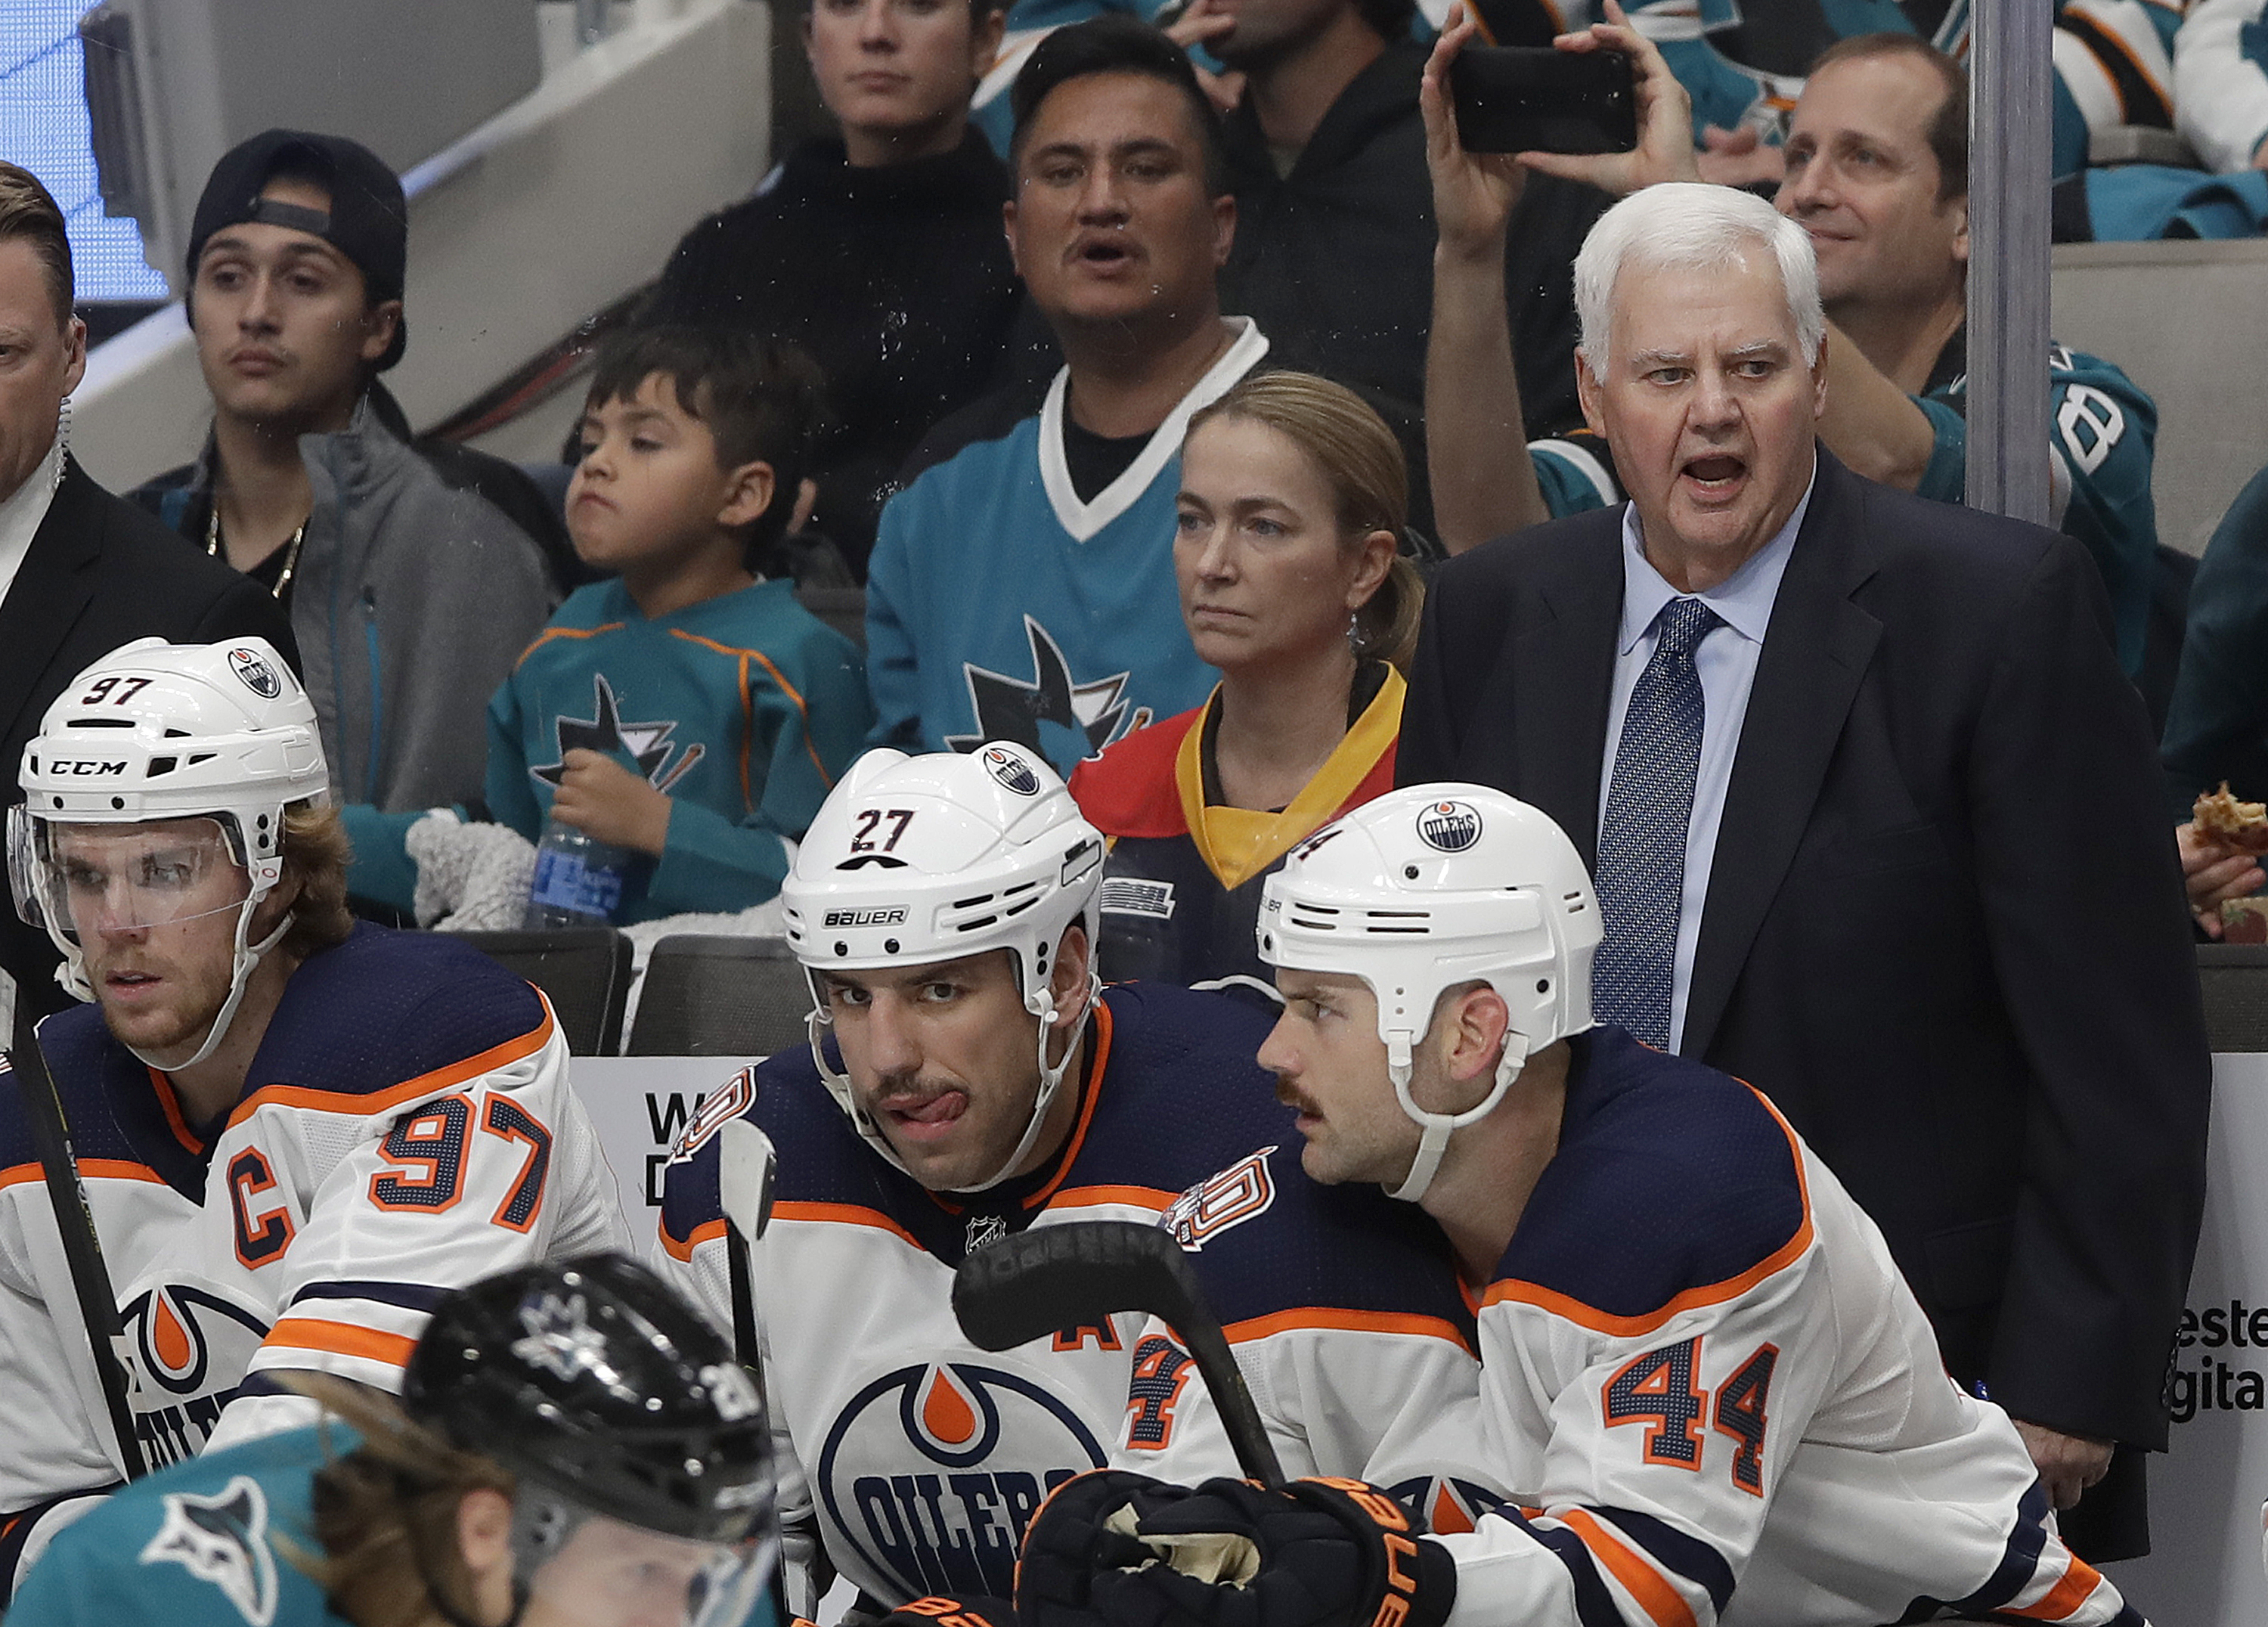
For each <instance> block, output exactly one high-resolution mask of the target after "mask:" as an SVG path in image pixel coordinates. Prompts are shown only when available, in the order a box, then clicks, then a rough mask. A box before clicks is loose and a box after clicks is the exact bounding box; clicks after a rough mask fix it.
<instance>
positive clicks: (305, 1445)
mask: <svg viewBox="0 0 2268 1627" xmlns="http://www.w3.org/2000/svg"><path fill="white" fill-rule="evenodd" d="M315 1388H316V1389H317V1390H318V1393H320V1395H322V1396H323V1398H324V1400H325V1402H327V1404H328V1406H329V1407H330V1409H331V1410H333V1411H335V1412H336V1413H337V1414H339V1415H340V1417H343V1418H344V1419H346V1420H347V1422H348V1423H349V1424H350V1425H352V1430H351V1431H350V1430H348V1429H342V1428H341V1427H339V1426H338V1425H336V1424H326V1425H321V1426H317V1427H310V1428H304V1429H298V1430H294V1431H291V1432H287V1433H284V1434H281V1435H274V1436H270V1437H269V1438H267V1439H262V1440H258V1441H254V1442H252V1443H250V1444H248V1445H246V1446H240V1447H234V1448H232V1449H230V1450H227V1451H223V1452H214V1453H209V1454H206V1455H205V1456H203V1457H202V1458H199V1459H197V1460H195V1461H194V1462H189V1463H184V1464H180V1465H177V1466H176V1467H175V1468H173V1469H170V1470H168V1471H167V1472H166V1473H165V1474H162V1475H158V1476H153V1477H151V1478H150V1479H148V1480H144V1481H139V1482H137V1483H136V1484H135V1485H134V1486H133V1487H132V1488H131V1489H129V1490H128V1491H123V1492H122V1493H120V1494H119V1495H118V1496H117V1497H115V1498H111V1499H110V1500H109V1502H108V1503H107V1504H106V1505H105V1506H103V1507H101V1508H99V1509H98V1510H96V1511H95V1512H94V1513H92V1514H90V1515H88V1516H87V1517H86V1518H85V1520H81V1521H79V1522H78V1523H77V1525H75V1526H73V1527H72V1528H70V1530H69V1531H67V1532H65V1533H64V1534H63V1535H62V1536H61V1537H59V1538H58V1539H57V1540H56V1541H55V1542H54V1543H53V1544H52V1545H51V1546H50V1547H49V1548H48V1554H47V1557H45V1558H44V1559H43V1560H42V1561H41V1562H40V1564H39V1566H38V1568H37V1569H35V1570H34V1571H33V1572H32V1574H31V1575H30V1576H29V1577H27V1578H26V1580H25V1585H24V1587H23V1589H22V1590H21V1592H20V1593H18V1595H17V1598H16V1602H15V1605H14V1608H13V1609H11V1611H10V1613H9V1620H10V1621H11V1623H14V1624H15V1627H113V1624H114V1623H125V1622H147V1621H164V1622H167V1623H173V1627H237V1623H239V1622H246V1623H258V1624H259V1627H409V1624H411V1623H415V1624H416V1627H439V1624H440V1623H453V1624H454V1627H505V1624H507V1623H510V1624H512V1627H740V1624H741V1623H744V1622H746V1623H752V1624H754V1623H769V1622H770V1620H771V1612H770V1609H769V1608H768V1607H767V1606H766V1605H764V1604H763V1603H762V1601H761V1600H760V1597H759V1595H760V1593H761V1590H762V1587H763V1584H764V1580H765V1578H766V1577H767V1576H768V1575H769V1574H770V1570H771V1564H772V1558H773V1555H774V1552H775V1548H776V1544H775V1542H774V1536H775V1534H776V1529H777V1528H776V1527H775V1525H774V1523H773V1519H772V1496H773V1494H772V1477H771V1466H770V1461H769V1457H768V1446H769V1442H768V1440H767V1432H766V1430H765V1427H764V1418H763V1411H762V1402H760V1401H759V1400H758V1399H757V1396H756V1393H755V1388H754V1387H752V1386H751V1385H750V1384H749V1382H748V1376H747V1373H745V1372H743V1371H742V1370H741V1368H740V1365H739V1364H738V1363H737V1362H735V1361H734V1360H733V1354H732V1352H731V1351H729V1350H727V1349H726V1348H725V1344H724V1341H723V1340H721V1339H719V1338H718V1336H717V1335H716V1334H715V1332H713V1331H712V1330H711V1329H709V1328H708V1327H707V1326H705V1325H704V1324H703V1322H702V1321H701V1319H700V1318H699V1316H697V1315H696V1314H695V1313H694V1312H693V1310H692V1308H691V1307H689V1306H688V1305H686V1304H685V1303H684V1302H683V1301H682V1300H681V1299H679V1298H678V1297H677V1296H676V1295H675V1294H674V1293H672V1292H670V1291H669V1289H668V1288H667V1287H666V1285H663V1284H662V1283H660V1282H659V1281H658V1280H657V1279H656V1278H655V1277H654V1276H653V1274H652V1272H651V1271H649V1270H646V1269H645V1268H644V1267H643V1266H640V1265H637V1264H636V1263H633V1262H631V1261H630V1260H626V1259H623V1258H622V1257H621V1256H620V1255H593V1256H590V1257H588V1258H585V1259H578V1260H571V1261H568V1262H565V1263H563V1264H558V1265H536V1266H523V1267H520V1268H519V1269H518V1270H511V1271H506V1272H504V1273H502V1274H500V1275H498V1276H496V1277H488V1278H485V1279H483V1280H482V1281H480V1282H477V1283H475V1284H474V1285H472V1286H471V1287H469V1288H465V1289H461V1290H460V1291H458V1292H455V1293H452V1294H449V1295H447V1296H446V1298H444V1299H442V1300H441V1302H440V1303H439V1304H438V1306H437V1307H435V1310H434V1314H433V1319H432V1321H431V1322H429V1323H428V1324H427V1326H426V1329H425V1333H424V1336H423V1337H422V1338H421V1339H419V1340H418V1342H417V1348H416V1352H415V1353H414V1354H413V1355H412V1356H411V1358H410V1361H409V1373H408V1376H407V1379H406V1380H405V1382H404V1384H403V1387H402V1394H401V1404H400V1405H399V1406H396V1405H395V1404H394V1403H393V1402H390V1401H387V1400H386V1399H384V1398H382V1397H379V1396H374V1395H370V1394H369V1393H368V1392H367V1391H364V1390H360V1389H358V1388H355V1387H353V1386H350V1385H347V1384H342V1383H341V1382H339V1381H337V1380H330V1381H329V1382H328V1383H324V1382H321V1381H318V1382H317V1383H316V1385H315Z"/></svg>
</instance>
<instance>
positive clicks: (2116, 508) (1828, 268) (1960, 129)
mask: <svg viewBox="0 0 2268 1627" xmlns="http://www.w3.org/2000/svg"><path fill="white" fill-rule="evenodd" d="M1616 36H1617V31H1614V30H1610V29H1608V30H1602V29H1600V28H1595V27H1594V29H1593V30H1592V31H1591V32H1590V33H1589V34H1587V35H1582V36H1571V37H1568V44H1569V45H1570V46H1571V47H1573V48H1585V49H1589V48H1595V47H1596V46H1597V45H1599V44H1602V43H1606V42H1608V41H1609V40H1612V39H1615V38H1616ZM1462 37H1463V36H1462V35H1460V36H1459V37H1458V39H1457V40H1454V41H1453V40H1447V39H1445V40H1444V41H1443V44H1442V50H1443V51H1444V52H1445V53H1453V52H1454V49H1455V48H1456V46H1457V45H1458V44H1461V43H1462ZM1619 41H1620V45H1621V48H1626V49H1629V50H1631V52H1632V54H1633V56H1634V57H1635V58H1636V61H1637V66H1638V70H1639V73H1640V76H1641V77H1642V79H1643V80H1644V83H1645V85H1646V93H1645V94H1644V95H1643V96H1642V98H1641V105H1642V107H1643V109H1644V114H1645V117H1646V130H1645V131H1644V133H1643V136H1642V139H1641V142H1640V145H1639V149H1638V151H1637V152H1635V153H1616V154H1609V155H1606V156H1604V157H1594V158H1566V157H1556V156H1553V155H1550V154H1541V153H1527V154H1522V155H1521V164H1522V165H1523V166H1526V167H1528V168H1533V169H1536V170H1541V171H1547V172H1550V173H1564V174H1580V175H1583V176H1586V177H1587V178H1589V179H1591V180H1594V182H1595V183H1596V184H1598V185H1599V186H1601V187H1602V188H1604V189H1606V190H1609V191H1612V192H1616V193H1618V194H1619V193H1628V192H1631V191H1635V190H1637V189H1638V188H1640V187H1643V186H1646V185H1648V184H1651V183H1653V182H1655V181H1660V180H1679V179H1689V180H1690V179H1693V178H1695V176H1696V171H1695V169H1694V166H1693V156H1692V149H1691V147H1690V144H1687V143H1686V142H1685V141H1684V140H1683V129H1684V125H1685V122H1686V119H1685V115H1684V112H1683V90H1682V89H1681V88H1680V87H1678V86H1677V85H1676V84H1675V80H1674V79H1672V78H1671V77H1669V76H1668V73H1667V72H1666V71H1665V70H1664V69H1663V65H1662V61H1661V54H1660V53H1659V52H1658V51H1655V50H1654V49H1653V47H1652V46H1651V45H1650V44H1649V43H1648V42H1647V41H1646V40H1644V38H1643V37H1642V36H1640V35H1638V34H1637V33H1631V32H1628V31H1621V32H1620V33H1619ZM1444 60H1446V58H1445V59H1444ZM1444 107H1446V99H1445V101H1444ZM1968 131H1969V83H1968V77H1967V76H1966V75H1965V74H1964V73H1963V72H1962V69H1961V66H1960V64H1959V63H1955V62H1954V61H1953V60H1952V59H1951V58H1949V57H1948V56H1946V55H1943V54H1942V53H1940V52H1938V51H1935V50H1933V49H1932V48H1930V47H1929V46H1927V45H1926V44H1924V43H1923V42H1922V41H1920V40H1918V39H1916V38H1914V37H1913V36H1912V35H1911V34H1898V33H1881V34H1867V35H1863V36H1860V37H1859V38H1855V39H1851V40H1843V41H1841V42H1839V43H1837V44H1836V45H1834V46H1832V47H1830V48H1829V49H1828V51H1827V52H1826V54H1825V55H1823V56H1822V57H1821V58H1820V60H1819V62H1818V63H1816V64H1815V66H1814V68H1813V70H1812V73H1811V77H1809V79H1808V80H1807V81H1806V83H1805V85H1804V91H1803V96H1802V99H1800V101H1798V102H1797V103H1796V107H1795V113H1794V116H1793V123H1792V124H1791V126H1790V129H1789V136H1788V143H1787V164H1788V171H1787V178H1786V180H1785V181H1783V182H1782V183H1781V185H1780V188H1779V191H1778V200H1777V201H1778V206H1779V209H1780V211H1781V212H1782V213H1783V214H1786V215H1788V216H1791V217H1793V218H1794V219H1795V220H1796V221H1797V223H1798V224H1800V225H1802V226H1803V228H1804V229H1805V231H1806V232H1808V233H1809V234H1810V237H1811V239H1812V242H1813V244H1814V245H1815V248H1816V251H1817V254H1818V261H1819V286H1820V293H1821V296H1822V298H1823V299H1824V301H1825V304H1826V310H1827V315H1828V318H1829V320H1830V328H1829V333H1828V342H1827V350H1826V355H1827V370H1828V390H1827V406H1826V411H1825V413H1824V415H1823V417H1822V418H1821V420H1820V426H1819V436H1820V439H1821V440H1822V441H1823V442H1824V443H1825V444H1826V445H1827V446H1828V447H1829V449H1830V450H1831V451H1832V452H1833V453H1835V455H1836V456H1837V457H1838V458H1840V459H1841V460H1843V461H1844V462H1845V464H1847V465H1848V466H1849V467H1851V468H1852V470H1853V471H1854V472H1856V473H1858V474H1861V475H1866V476H1867V477H1868V478H1869V479H1873V480H1878V481H1881V482H1883V483H1884V484H1886V485H1891V486H1896V487H1898V488H1900V489H1901V490H1907V491H1916V492H1918V493H1919V494H1920V495H1921V496H1923V497H1934V498H1937V499H1939V500H1940V501H1943V502H1948V503H1957V502H1959V501H1960V500H1961V497H1962V487H1963V483H1964V479H1965V476H1966V475H1967V471H1968V431H1967V425H1966V423H1965V421H1964V420H1963V417H1962V412H1963V410H1964V409H1965V407H1966V404H1967V394H1966V392H1967V385H1968V378H1967V363H1966V354H1967V345H1966V339H1967V327H1966V323H1967V276H1968V261H1969V142H1968ZM1443 151H1444V153H1445V154H1446V153H1447V152H1448V151H1451V149H1450V148H1449V146H1448V145H1447V136H1445V137H1444V143H1443ZM1458 156H1459V157H1460V158H1462V156H1463V155H1462V154H1460V155H1458ZM1467 161H1468V162H1469V160H1467ZM1439 169H1440V166H1437V172H1438V171H1439ZM1459 173H1460V172H1457V171H1456V170H1455V169H1454V166H1451V168H1450V172H1449V174H1450V180H1449V181H1448V182H1447V183H1445V182H1444V181H1442V180H1437V183H1436V184H1437V187H1438V186H1440V185H1442V184H1454V180H1455V177H1456V176H1457V175H1458V174H1459ZM1475 275H1476V274H1475V273H1473V272H1472V271H1471V270H1470V269H1469V267H1466V266H1464V265H1462V263H1461V262H1459V261H1456V260H1454V259H1453V258H1445V259H1444V261H1442V264H1441V269H1440V276H1443V277H1445V278H1456V277H1460V276H1462V277H1463V278H1465V279H1466V280H1467V281H1472V280H1474V278H1475ZM1447 297H1448V296H1445V295H1442V294H1437V295H1436V298H1437V299H1439V298H1447ZM1462 298H1464V299H1465V302H1466V303H1467V304H1469V303H1470V297H1469V296H1463V297H1462ZM1436 353H1437V354H1442V353H1443V352H1442V350H1437V352H1436ZM1462 361H1463V365H1462V367H1461V368H1459V369H1458V370H1457V372H1455V374H1454V387H1452V388H1446V389H1444V390H1443V391H1442V392H1440V394H1437V395H1435V396H1433V397H1431V398H1429V400H1428V402H1427V407H1428V411H1429V414H1430V416H1432V417H1433V418H1434V419H1435V420H1436V422H1437V423H1438V422H1440V421H1442V420H1444V419H1448V420H1450V421H1453V422H1456V423H1461V424H1462V425H1465V426H1467V427H1468V429H1469V432H1470V434H1471V435H1473V436H1478V435H1481V434H1483V433H1485V432H1488V431H1490V430H1491V427H1492V426H1500V425H1501V423H1502V419H1503V415H1502V412H1501V410H1500V409H1499V410H1497V411H1495V412H1494V413H1493V414H1492V415H1491V414H1481V413H1476V414H1475V416H1473V417H1471V418H1469V419H1467V418H1462V417H1460V416H1459V414H1460V413H1461V412H1462V409H1463V405H1464V403H1466V402H1471V401H1480V400H1483V399H1485V398H1484V397H1483V396H1481V395H1477V394H1474V392H1475V391H1476V390H1489V388H1490V387H1489V386H1488V384H1487V382H1486V379H1485V375H1484V371H1483V370H1484V367H1490V366H1492V367H1494V368H1495V369H1496V370H1497V372H1499V375H1500V373H1501V371H1502V368H1503V365H1504V364H1503V362H1502V359H1501V357H1482V356H1478V355H1468V356H1465V357H1462ZM2048 375H2049V385H2050V387H2051V391H2052V397H2051V401H2052V418H2051V432H2050V441H2049V445H2048V448H2047V454H2048V458H2049V460H2050V475H2051V489H2052V491H2053V495H2054V500H2055V519H2056V521H2057V524H2058V526H2060V527H2061V529H2063V530H2064V531H2065V532H2066V533H2067V534H2070V535H2072V536H2073V537H2075V538H2076V539H2078V540H2079V541H2081V542H2083V543H2085V544H2086V545H2087V549H2088V553H2089V554H2090V555H2092V556H2094V559H2095V564H2096V566H2097V568H2098V569H2099V570H2100V571H2101V572H2102V578H2103V582H2104V584H2105V585H2106V586H2107V587H2108V588H2109V590H2110V601H2111V612H2112V616H2113V622H2114V626H2115V628H2116V629H2117V649H2118V657H2119V664H2120V666H2121V667H2122V668H2123V669H2124V671H2125V672H2126V674H2127V675H2128V676H2129V677H2136V676H2139V674H2140V673H2141V671H2142V666H2143V658H2144V655H2145V653H2146V650H2147V637H2146V635H2147V624H2148V618H2149V608H2150V593H2151V588H2152V585H2153V583H2154V572H2155V571H2156V569H2157V559H2156V554H2157V541H2158V538H2157V514H2156V510H2155V507H2154V504H2153V503H2152V501H2151V497H2150V464H2151V445H2152V442H2153V440H2154V437H2155V435H2156V431H2157V409H2156V407H2155V406H2154V404H2153V403H2152V401H2151V400H2150V398H2149V397H2148V396H2147V394H2144V393H2143V392H2142V390H2141V388H2140V387H2139V386H2137V385H2136V384H2135V383H2134V382H2133V380H2132V379H2129V378H2128V377H2127V376H2126V375H2125V374H2124V372H2120V371H2119V370H2118V368H2117V367H2116V366H2115V365H2113V364H2110V363H2109V362H2105V361H2102V360H2101V359H2099V358H2097V357H2092V356H2086V355H2082V354H2080V353H2079V352H2077V351H2073V350H2066V349H2065V348H2063V347H2062V346H2060V345H2058V346H2056V347H2054V348H2053V349H2052V350H2051V352H2050V356H2049V368H2048ZM1445 382H1447V380H1445ZM1490 394H1491V396H1493V398H1494V399H1496V400H1499V401H1501V400H1503V399H1505V397H1504V396H1503V395H1502V394H1501V390H1500V387H1498V388H1497V389H1495V390H1490ZM1596 427H1597V426H1596V425H1595V424H1594V425H1593V428H1594V429H1595V428H1596ZM1495 432H1496V433H1497V435H1498V437H1499V439H1498V442H1497V444H1498V445H1506V446H1510V445H1516V444H1517V443H1516V441H1515V440H1513V438H1509V437H1504V436H1503V435H1502V431H1501V429H1500V428H1497V429H1496V431H1495ZM1458 452H1459V454H1460V455H1458V456H1456V457H1454V459H1451V460H1446V461H1445V460H1443V459H1441V458H1440V457H1438V456H1437V458H1436V460H1435V479H1436V483H1437V485H1439V484H1440V482H1441V481H1442V479H1443V478H1444V475H1445V474H1446V475H1447V476H1448V477H1450V478H1454V479H1455V480H1456V481H1457V482H1460V486H1461V490H1460V492H1459V494H1458V497H1457V499H1456V500H1455V509H1456V512H1458V513H1460V514H1462V515H1467V516H1470V517H1471V518H1469V519H1468V520H1467V521H1466V522H1465V523H1464V525H1463V526H1462V527H1461V528H1460V529H1459V530H1457V531H1455V532H1452V531H1451V530H1450V529H1449V528H1448V527H1447V526H1445V527H1444V530H1443V539H1444V541H1447V542H1449V543H1450V544H1451V546H1452V547H1457V546H1465V547H1469V546H1470V545H1471V544H1472V543H1473V542H1475V541H1478V540H1479V537H1480V536H1481V535H1484V534H1491V531H1490V527H1491V526H1494V528H1495V529H1511V528H1512V527H1513V526H1517V525H1520V524H1527V523H1532V522H1533V521H1534V520H1535V519H1541V518H1543V512H1544V511H1545V509H1546V507H1547V504H1550V507H1551V511H1552V512H1572V510H1573V509H1575V508H1580V507H1585V506H1588V505H1589V504H1591V503H1592V502H1594V501H1597V500H1599V498H1600V496H1601V493H1600V492H1599V491H1598V490H1596V489H1595V487H1594V484H1593V483H1592V482H1581V483H1579V482H1574V481H1572V480H1568V481H1563V482H1558V483H1557V485H1556V486H1555V487H1552V488H1550V489H1549V490H1547V491H1545V492H1543V493H1539V492H1538V491H1537V490H1536V489H1535V487H1534V486H1533V485H1528V484H1525V483H1524V482H1526V479H1527V476H1528V472H1529V471H1530V469H1531V468H1532V467H1534V464H1535V460H1534V459H1521V458H1517V457H1516V456H1504V455H1488V456H1483V455H1479V453H1478V450H1477V448H1476V447H1475V446H1473V445H1465V446H1461V447H1460V448H1459V449H1458ZM1515 484H1518V485H1520V486H1521V490H1519V491H1518V492H1517V493H1514V492H1513V490H1512V488H1513V486H1514V485H1515ZM1609 490H1610V489H1609ZM1480 494H1493V495H1488V496H1484V495H1480Z"/></svg>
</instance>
